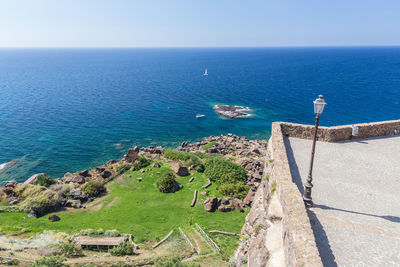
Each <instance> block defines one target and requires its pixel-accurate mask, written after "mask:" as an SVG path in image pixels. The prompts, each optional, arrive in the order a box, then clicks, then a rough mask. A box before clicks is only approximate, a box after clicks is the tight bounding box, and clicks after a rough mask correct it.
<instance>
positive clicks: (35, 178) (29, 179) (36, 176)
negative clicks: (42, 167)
mask: <svg viewBox="0 0 400 267" xmlns="http://www.w3.org/2000/svg"><path fill="white" fill-rule="evenodd" d="M40 175H45V174H44V173H38V174H34V175H32V176H31V177H29V178H28V180H26V181H25V182H24V184H34V183H35V182H36V180H37V178H38V176H40Z"/></svg>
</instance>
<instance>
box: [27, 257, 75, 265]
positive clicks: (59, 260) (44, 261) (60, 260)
mask: <svg viewBox="0 0 400 267" xmlns="http://www.w3.org/2000/svg"><path fill="white" fill-rule="evenodd" d="M66 260H67V259H66V258H64V257H62V256H50V257H43V258H40V259H38V260H36V262H35V263H34V264H31V265H30V266H31V267H68V265H66V264H64V261H66Z"/></svg>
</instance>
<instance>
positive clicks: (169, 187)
mask: <svg viewBox="0 0 400 267" xmlns="http://www.w3.org/2000/svg"><path fill="white" fill-rule="evenodd" d="M156 186H157V188H158V190H159V191H160V192H162V193H172V192H175V191H176V189H177V187H178V186H177V184H176V180H175V174H174V173H173V172H165V173H164V174H163V175H161V177H160V178H159V179H158V180H157V182H156Z"/></svg>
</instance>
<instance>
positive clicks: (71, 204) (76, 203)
mask: <svg viewBox="0 0 400 267" xmlns="http://www.w3.org/2000/svg"><path fill="white" fill-rule="evenodd" d="M65 206H66V207H72V208H80V207H81V206H82V202H81V201H80V200H79V199H75V200H74V199H68V200H67V202H66V203H65Z"/></svg>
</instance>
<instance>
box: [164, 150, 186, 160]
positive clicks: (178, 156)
mask: <svg viewBox="0 0 400 267" xmlns="http://www.w3.org/2000/svg"><path fill="white" fill-rule="evenodd" d="M190 156H191V153H190V152H186V151H178V150H176V149H165V150H164V157H166V158H167V159H172V160H181V161H186V160H188V159H190Z"/></svg>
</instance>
